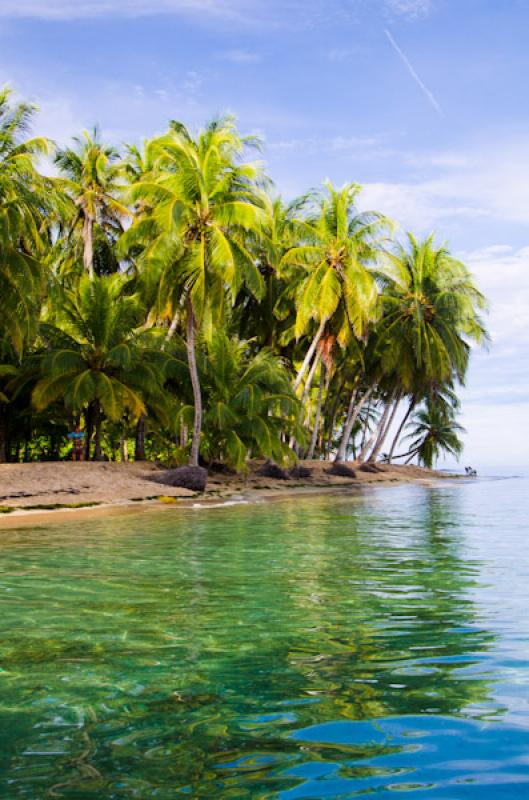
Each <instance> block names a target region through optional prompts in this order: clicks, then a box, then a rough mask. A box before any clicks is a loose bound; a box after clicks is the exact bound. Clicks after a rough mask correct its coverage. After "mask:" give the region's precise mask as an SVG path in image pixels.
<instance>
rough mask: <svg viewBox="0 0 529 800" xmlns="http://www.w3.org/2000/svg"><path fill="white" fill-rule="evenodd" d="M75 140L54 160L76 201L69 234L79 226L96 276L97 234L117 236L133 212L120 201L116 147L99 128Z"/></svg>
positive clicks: (89, 267) (88, 267)
mask: <svg viewBox="0 0 529 800" xmlns="http://www.w3.org/2000/svg"><path fill="white" fill-rule="evenodd" d="M73 141H74V147H67V148H64V149H61V150H59V151H58V152H57V154H56V156H55V163H56V164H57V166H58V167H59V170H60V171H61V173H62V175H63V179H62V184H63V186H64V189H65V191H66V192H67V193H68V195H69V196H70V198H71V200H72V203H73V209H72V215H71V220H70V221H69V228H70V235H71V234H72V233H74V234H75V233H76V232H77V231H78V229H79V227H80V229H81V230H80V233H81V242H82V251H83V256H82V258H83V266H84V269H85V270H86V272H87V273H88V275H89V276H90V277H93V276H94V244H95V235H96V234H97V233H98V232H99V233H102V234H106V235H110V236H111V237H112V238H114V239H116V238H117V236H118V235H119V234H120V233H121V232H122V220H123V219H124V218H126V217H130V216H131V212H130V210H129V209H128V208H127V207H126V206H125V205H124V204H123V203H121V202H120V200H119V195H120V193H121V191H122V188H123V187H122V180H121V177H122V167H121V164H120V163H119V154H118V152H117V150H116V149H115V148H113V147H109V146H108V145H104V144H102V143H101V142H100V140H99V133H98V130H97V128H94V130H93V131H92V132H91V133H89V132H88V131H83V134H82V136H76V137H74V140H73ZM67 238H68V240H69V239H70V237H67ZM103 238H104V237H103Z"/></svg>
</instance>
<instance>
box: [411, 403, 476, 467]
mask: <svg viewBox="0 0 529 800" xmlns="http://www.w3.org/2000/svg"><path fill="white" fill-rule="evenodd" d="M411 425H412V426H413V429H412V432H411V433H410V434H409V435H408V437H407V438H409V439H413V441H412V442H411V444H410V458H409V459H408V460H411V458H413V457H414V456H415V455H417V457H418V459H419V463H421V464H424V466H425V467H429V468H430V469H431V468H432V466H433V464H434V462H435V460H436V459H437V458H439V456H440V454H441V453H443V452H445V453H450V454H451V455H453V456H456V458H459V456H460V455H461V453H462V451H463V444H462V442H461V440H460V439H459V436H458V434H459V433H464V431H465V429H464V428H463V427H462V426H461V425H459V423H457V422H456V420H455V416H454V412H453V411H448V410H447V409H446V408H443V406H442V405H440V404H437V403H435V402H428V403H427V404H426V407H425V408H423V409H421V410H420V411H418V412H417V413H416V414H415V416H414V418H413V420H412V422H411Z"/></svg>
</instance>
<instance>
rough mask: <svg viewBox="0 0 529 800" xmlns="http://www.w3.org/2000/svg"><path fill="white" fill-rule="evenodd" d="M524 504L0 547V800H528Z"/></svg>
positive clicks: (328, 510) (439, 507)
mask: <svg viewBox="0 0 529 800" xmlns="http://www.w3.org/2000/svg"><path fill="white" fill-rule="evenodd" d="M528 518H529V482H528V481H526V480H525V479H517V480H499V481H487V480H483V481H481V480H480V481H471V482H468V483H465V482H461V483H458V484H457V485H448V484H443V485H442V487H441V488H436V489H428V488H423V487H418V486H411V487H405V486H401V487H395V488H383V489H380V490H373V491H367V492H365V493H363V494H361V495H356V496H354V495H353V496H351V495H348V496H326V497H319V498H305V497H303V498H301V497H298V498H296V499H294V500H285V501H281V502H277V503H273V504H262V505H253V506H252V505H246V506H240V507H233V506H232V507H230V508H226V509H219V508H216V509H203V510H187V511H173V510H172V509H170V510H164V511H162V512H160V513H155V512H148V513H146V512H144V513H138V514H134V515H133V516H120V517H117V516H114V517H111V518H108V519H106V520H104V519H102V518H100V517H94V518H92V519H83V520H82V521H73V520H72V521H65V522H61V523H58V524H54V525H47V526H39V527H35V528H34V529H32V530H30V529H27V528H24V529H22V528H21V529H20V530H18V531H15V530H4V531H0V542H1V544H0V566H1V571H0V602H1V607H0V608H1V616H0V628H1V648H0V651H1V658H0V666H1V668H2V670H3V672H1V673H0V796H1V797H6V798H32V800H35V799H36V798H48V797H50V798H51V797H63V798H141V799H142V800H144V798H164V799H165V798H178V797H184V798H185V797H188V798H189V797H191V798H236V799H237V800H243V799H244V798H252V800H254V799H255V800H257V799H258V800H264V799H265V798H267V799H268V798H281V800H295V799H296V800H297V799H299V798H303V799H304V800H315V799H316V798H349V797H354V798H356V797H363V796H367V797H369V798H387V797H389V796H391V795H392V793H394V792H398V795H397V796H398V797H399V798H403V799H404V798H413V800H416V798H420V797H421V792H423V791H424V790H428V791H427V793H426V795H425V796H427V797H429V798H432V800H433V799H434V798H435V800H455V798H457V799H459V798H461V800H467V798H468V800H473V798H476V799H477V798H479V800H489V798H494V800H497V799H499V800H502V799H503V798H520V797H524V796H528V795H529V692H528V687H529V614H528V613H527V612H528V605H529V583H528V577H529V562H528V555H529V537H528V528H529V523H528Z"/></svg>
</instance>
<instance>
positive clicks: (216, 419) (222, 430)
mask: <svg viewBox="0 0 529 800" xmlns="http://www.w3.org/2000/svg"><path fill="white" fill-rule="evenodd" d="M250 344H251V343H249V342H244V341H238V340H237V339H229V338H228V337H227V336H226V334H225V333H223V332H219V333H216V334H214V336H213V338H212V340H211V342H210V343H209V344H208V346H207V349H206V350H205V352H204V355H203V357H202V358H201V359H200V364H199V368H200V373H201V382H202V385H203V387H204V399H205V413H204V440H203V446H202V452H203V454H204V456H205V457H206V458H209V459H211V460H213V459H215V460H219V461H224V462H225V463H227V464H229V465H230V466H233V467H235V469H237V470H241V469H243V467H244V464H245V462H246V460H247V458H248V457H251V456H254V457H256V456H265V457H266V458H270V459H273V460H274V461H277V462H279V463H281V462H283V461H288V460H291V459H292V451H291V450H290V448H288V447H287V446H286V445H285V444H283V442H282V436H281V434H283V436H286V438H287V440H288V437H289V436H290V434H292V433H294V432H296V433H297V434H298V435H299V436H302V433H301V431H297V430H295V420H296V417H297V412H298V405H299V403H298V400H297V398H296V396H295V394H294V392H293V390H292V384H291V380H290V376H289V374H288V371H287V369H286V368H285V365H284V364H283V363H282V361H281V360H280V359H279V358H277V357H276V356H274V355H272V353H271V352H270V351H268V350H266V349H263V350H260V351H259V352H258V353H257V354H255V355H254V354H253V353H252V349H251V347H250Z"/></svg>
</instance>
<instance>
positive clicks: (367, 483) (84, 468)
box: [0, 461, 465, 529]
mask: <svg viewBox="0 0 529 800" xmlns="http://www.w3.org/2000/svg"><path fill="white" fill-rule="evenodd" d="M303 465H306V466H308V467H309V469H310V470H311V472H312V475H311V477H310V478H305V479H297V480H295V479H290V480H288V481H287V480H282V481H280V480H272V479H270V478H266V477H261V476H259V475H258V474H257V468H258V467H259V464H258V463H256V464H253V465H251V468H250V471H249V473H248V474H247V475H246V476H244V477H243V476H238V475H231V474H213V475H212V476H211V477H210V480H209V482H208V487H207V489H206V491H205V492H204V493H195V492H191V491H189V490H186V489H182V488H179V487H171V486H165V485H162V484H160V483H156V482H155V480H154V478H155V475H156V473H157V472H159V469H158V468H157V467H156V465H154V464H150V463H146V462H139V463H138V462H137V463H129V464H119V463H109V462H103V463H94V462H77V463H72V462H42V463H36V462H35V463H29V464H2V465H0V506H1V507H2V508H4V509H6V508H9V509H12V510H10V511H8V512H6V511H4V512H3V513H0V529H1V528H4V529H9V528H13V527H20V526H31V525H33V524H42V523H49V522H52V521H54V520H55V521H67V520H72V519H84V518H93V517H97V516H100V515H105V516H110V515H112V516H113V515H115V514H130V513H134V512H139V511H151V510H158V511H160V510H162V509H165V510H170V509H171V510H176V509H181V510H192V509H195V510H196V509H203V508H208V507H209V508H225V507H227V506H232V505H247V504H252V503H259V502H270V501H275V500H278V499H290V498H292V497H296V496H316V495H325V494H332V493H335V494H344V493H348V492H349V491H351V490H353V491H354V490H360V489H364V488H367V487H377V486H382V485H384V486H397V485H402V484H406V483H414V484H420V485H423V486H434V485H436V484H437V483H440V482H443V481H446V480H450V479H456V480H460V479H461V478H464V477H465V476H460V475H456V474H451V473H446V472H444V473H443V472H438V471H436V470H429V469H426V468H424V467H415V466H413V467H411V466H403V465H402V466H399V465H379V471H377V472H375V473H371V472H362V471H360V470H356V475H355V477H354V478H344V477H341V476H331V475H329V474H328V473H327V470H328V469H329V467H330V466H331V463H330V462H323V461H312V462H303ZM351 466H352V467H353V469H354V465H353V464H352V463H351ZM73 500H75V502H72V501H73ZM45 506H50V507H49V508H46V507H45Z"/></svg>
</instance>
